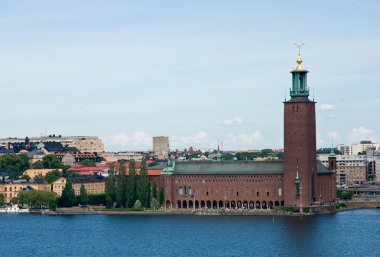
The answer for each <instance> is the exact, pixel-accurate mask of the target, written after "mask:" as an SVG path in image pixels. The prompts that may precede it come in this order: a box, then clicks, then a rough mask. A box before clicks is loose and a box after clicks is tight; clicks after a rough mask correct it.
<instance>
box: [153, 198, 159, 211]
mask: <svg viewBox="0 0 380 257" xmlns="http://www.w3.org/2000/svg"><path fill="white" fill-rule="evenodd" d="M152 208H153V209H154V210H158V209H159V208H160V203H159V202H158V200H157V199H156V198H152Z"/></svg>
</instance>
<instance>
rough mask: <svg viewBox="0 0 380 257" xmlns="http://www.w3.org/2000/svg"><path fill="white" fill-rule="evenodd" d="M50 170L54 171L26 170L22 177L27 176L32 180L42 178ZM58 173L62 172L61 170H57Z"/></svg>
mask: <svg viewBox="0 0 380 257" xmlns="http://www.w3.org/2000/svg"><path fill="white" fill-rule="evenodd" d="M52 170H56V169H28V170H26V171H24V173H23V175H27V176H29V177H30V178H32V179H34V178H36V177H44V176H46V174H47V173H48V172H50V171H52ZM58 170H59V171H62V170H61V169H58Z"/></svg>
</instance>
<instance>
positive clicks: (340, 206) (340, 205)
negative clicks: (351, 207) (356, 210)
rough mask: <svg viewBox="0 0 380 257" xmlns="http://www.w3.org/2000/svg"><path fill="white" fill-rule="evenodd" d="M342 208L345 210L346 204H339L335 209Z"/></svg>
mask: <svg viewBox="0 0 380 257" xmlns="http://www.w3.org/2000/svg"><path fill="white" fill-rule="evenodd" d="M344 208H347V204H345V203H341V204H338V205H337V206H336V209H344Z"/></svg>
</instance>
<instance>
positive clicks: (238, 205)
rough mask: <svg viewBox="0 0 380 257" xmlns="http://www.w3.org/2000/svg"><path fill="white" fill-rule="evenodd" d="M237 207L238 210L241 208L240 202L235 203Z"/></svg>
mask: <svg viewBox="0 0 380 257" xmlns="http://www.w3.org/2000/svg"><path fill="white" fill-rule="evenodd" d="M237 207H238V209H240V208H241V201H238V202H237Z"/></svg>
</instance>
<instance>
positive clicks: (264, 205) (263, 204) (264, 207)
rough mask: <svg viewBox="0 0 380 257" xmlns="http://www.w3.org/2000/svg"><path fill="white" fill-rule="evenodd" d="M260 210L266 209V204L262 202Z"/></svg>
mask: <svg viewBox="0 0 380 257" xmlns="http://www.w3.org/2000/svg"><path fill="white" fill-rule="evenodd" d="M261 208H263V209H266V208H267V202H265V201H262V202H261Z"/></svg>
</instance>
